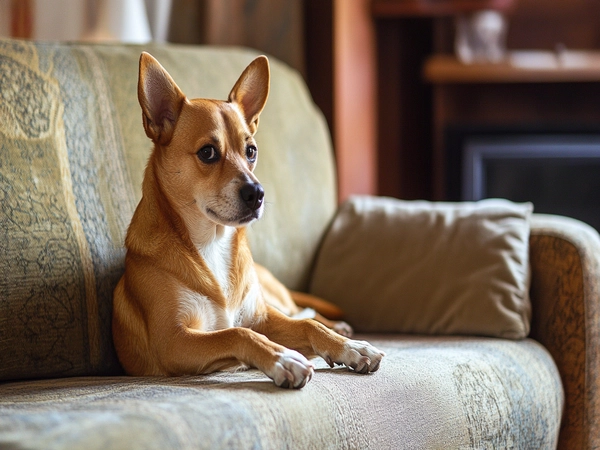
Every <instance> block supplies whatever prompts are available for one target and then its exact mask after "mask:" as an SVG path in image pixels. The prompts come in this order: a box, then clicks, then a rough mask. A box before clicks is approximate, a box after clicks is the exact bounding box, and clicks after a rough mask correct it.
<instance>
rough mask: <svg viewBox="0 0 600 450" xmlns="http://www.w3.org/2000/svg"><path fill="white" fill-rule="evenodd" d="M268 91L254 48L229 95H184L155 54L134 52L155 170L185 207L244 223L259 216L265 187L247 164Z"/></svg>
mask: <svg viewBox="0 0 600 450" xmlns="http://www.w3.org/2000/svg"><path fill="white" fill-rule="evenodd" d="M268 93H269V62H268V60H267V58H266V57H264V56H259V57H258V58H256V59H255V60H254V61H252V62H251V63H250V65H249V66H248V67H247V68H246V69H245V70H244V72H243V73H242V75H241V76H240V78H239V79H238V81H237V82H236V83H235V85H234V87H233V89H232V90H231V92H230V94H229V98H228V100H227V101H220V100H209V99H188V98H186V96H185V95H184V94H183V92H182V91H181V90H180V89H179V87H178V86H177V84H175V82H174V81H173V79H172V78H171V76H170V75H169V74H168V73H167V71H166V70H165V69H164V68H163V67H162V66H161V65H160V64H159V62H158V61H157V60H156V59H154V58H153V57H152V56H150V55H149V54H148V53H142V56H141V57H140V73H139V81H138V99H139V102H140V105H141V107H142V117H143V123H144V129H145V131H146V134H147V135H148V137H149V138H150V139H152V141H153V142H154V144H155V148H154V152H155V154H154V161H155V167H154V171H155V176H156V179H157V181H158V183H159V184H160V187H161V189H162V190H163V193H164V195H166V196H167V197H168V198H169V200H170V201H171V202H172V203H173V204H174V206H175V207H176V208H177V209H178V210H179V211H180V212H181V213H182V214H184V215H187V216H190V215H192V216H195V217H197V216H198V215H201V216H204V217H206V218H207V219H209V220H210V221H212V222H215V223H217V224H220V225H229V226H242V225H246V224H248V223H250V222H252V221H253V220H255V219H258V218H260V216H261V215H262V212H263V203H264V202H263V200H264V191H263V188H262V186H261V185H260V183H259V182H258V179H257V178H256V177H255V176H254V174H253V171H254V168H255V166H256V162H257V158H258V149H257V145H256V141H255V140H254V134H255V133H256V130H257V128H258V120H259V115H260V113H261V111H262V110H263V108H264V106H265V103H266V101H267V97H268Z"/></svg>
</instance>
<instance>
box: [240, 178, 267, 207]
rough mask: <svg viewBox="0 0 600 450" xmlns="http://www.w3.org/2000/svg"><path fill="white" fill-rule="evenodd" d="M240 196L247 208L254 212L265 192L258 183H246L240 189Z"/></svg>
mask: <svg viewBox="0 0 600 450" xmlns="http://www.w3.org/2000/svg"><path fill="white" fill-rule="evenodd" d="M240 195H241V197H242V200H243V201H244V203H245V204H246V205H247V206H248V208H250V209H251V210H252V211H256V210H257V209H258V208H260V207H261V205H262V203H263V199H264V198H265V190H264V189H263V187H262V186H261V185H260V184H258V183H247V184H245V185H244V186H242V188H241V189H240Z"/></svg>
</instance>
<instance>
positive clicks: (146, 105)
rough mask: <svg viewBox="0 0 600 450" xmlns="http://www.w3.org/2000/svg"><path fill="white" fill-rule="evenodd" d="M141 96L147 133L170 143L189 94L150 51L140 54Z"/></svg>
mask: <svg viewBox="0 0 600 450" xmlns="http://www.w3.org/2000/svg"><path fill="white" fill-rule="evenodd" d="M138 100H139V102H140V106H141V107H142V119H143V121H144V130H145V131H146V135H147V136H148V137H149V138H150V139H152V140H153V141H154V142H155V143H156V144H160V145H167V144H168V143H169V142H170V141H171V138H172V137H173V131H174V130H175V124H176V123H177V118H178V117H179V113H180V112H181V107H182V106H183V102H184V101H185V95H184V94H183V92H181V90H180V89H179V87H178V86H177V84H175V81H173V78H171V75H169V73H168V72H167V71H166V70H165V69H164V68H163V66H161V65H160V63H159V62H158V61H157V60H156V59H154V57H152V56H151V55H150V54H149V53H146V52H143V53H142V55H141V56H140V75H139V79H138Z"/></svg>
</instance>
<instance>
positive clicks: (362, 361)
mask: <svg viewBox="0 0 600 450" xmlns="http://www.w3.org/2000/svg"><path fill="white" fill-rule="evenodd" d="M384 356H385V353H384V352H382V351H380V350H378V349H377V348H375V347H373V346H372V345H371V344H369V343H368V342H366V341H355V340H352V339H349V340H348V341H346V343H345V344H344V349H343V351H342V353H341V355H340V356H339V357H338V358H336V359H335V360H332V359H331V358H326V359H325V360H326V361H327V362H328V363H329V365H330V366H332V367H333V363H334V362H335V363H336V364H340V365H342V364H343V365H345V366H347V367H348V368H351V369H353V370H354V371H355V372H358V373H369V372H375V371H377V369H379V365H380V364H381V359H382V358H383V357H384Z"/></svg>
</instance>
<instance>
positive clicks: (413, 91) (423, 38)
mask: <svg viewBox="0 0 600 450" xmlns="http://www.w3.org/2000/svg"><path fill="white" fill-rule="evenodd" d="M377 30H378V36H377V40H378V48H377V51H378V71H379V83H378V138H379V145H378V147H379V160H378V169H379V194H381V195H389V196H394V197H401V198H405V199H423V198H430V197H431V174H432V171H431V161H432V141H431V137H432V135H431V127H432V122H431V118H432V116H431V86H430V85H428V84H426V83H425V82H424V81H423V79H422V76H421V67H422V66H423V63H424V61H425V58H426V57H427V56H428V55H429V54H430V52H431V47H432V23H431V22H430V21H428V20H426V19H416V18H409V19H399V20H380V21H378V23H377Z"/></svg>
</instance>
